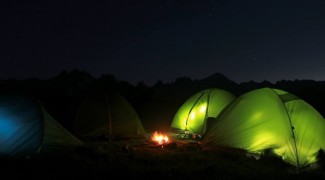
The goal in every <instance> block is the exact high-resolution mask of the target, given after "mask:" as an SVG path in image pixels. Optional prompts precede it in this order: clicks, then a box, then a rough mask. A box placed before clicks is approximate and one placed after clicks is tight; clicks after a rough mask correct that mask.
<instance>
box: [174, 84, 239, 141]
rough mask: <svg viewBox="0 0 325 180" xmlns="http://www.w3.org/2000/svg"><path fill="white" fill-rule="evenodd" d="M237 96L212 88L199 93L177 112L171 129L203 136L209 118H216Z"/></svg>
mask: <svg viewBox="0 0 325 180" xmlns="http://www.w3.org/2000/svg"><path fill="white" fill-rule="evenodd" d="M234 99H235V96H234V95H233V94H231V93H229V92H227V91H225V90H222V89H217V88H211V89H205V90H202V91H199V92H197V93H195V94H194V95H192V96H191V97H190V98H189V99H187V100H186V101H185V102H184V104H183V105H182V106H181V107H180V108H179V109H178V111H177V112H176V114H175V116H174V118H173V121H172V124H171V128H172V129H173V130H177V131H180V132H183V131H185V132H186V131H187V132H189V133H192V134H198V135H203V134H204V133H205V131H206V129H207V124H209V123H210V122H208V118H216V117H217V116H218V115H219V113H220V112H221V111H222V110H223V109H224V108H225V107H226V106H227V105H228V104H230V103H231V102H232V101H233V100H234Z"/></svg>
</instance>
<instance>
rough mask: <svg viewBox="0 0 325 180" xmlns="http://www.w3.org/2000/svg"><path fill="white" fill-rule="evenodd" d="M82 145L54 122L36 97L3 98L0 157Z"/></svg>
mask: <svg viewBox="0 0 325 180" xmlns="http://www.w3.org/2000/svg"><path fill="white" fill-rule="evenodd" d="M81 144H82V142H81V141H80V140H78V139H77V138H76V137H75V136H73V135H72V134H71V133H69V132H68V131H67V130H66V129H65V128H64V127H63V126H61V125H60V124H59V123H58V122H57V121H56V120H54V119H53V118H52V117H51V116H50V115H49V114H48V113H47V112H46V111H45V109H44V108H43V107H42V105H41V104H40V103H39V102H38V101H37V100H36V99H34V98H32V97H29V96H25V95H20V94H6V95H0V157H4V156H10V157H21V156H28V155H31V154H36V153H39V152H41V151H43V152H44V151H46V150H50V149H53V148H57V147H60V148H61V147H74V146H78V145H81Z"/></svg>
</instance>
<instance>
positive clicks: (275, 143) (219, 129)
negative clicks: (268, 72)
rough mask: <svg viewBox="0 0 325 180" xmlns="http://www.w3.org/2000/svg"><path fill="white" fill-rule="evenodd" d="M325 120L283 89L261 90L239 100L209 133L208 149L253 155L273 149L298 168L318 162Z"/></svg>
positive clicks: (227, 110)
mask: <svg viewBox="0 0 325 180" xmlns="http://www.w3.org/2000/svg"><path fill="white" fill-rule="evenodd" d="M323 137H325V121H324V119H323V117H322V116H321V114H320V113H318V112H317V111H316V110H315V109H314V108H313V107H312V106H311V105H309V104H308V103H306V102H305V101H304V100H302V99H300V98H298V97H296V96H294V95H292V94H290V93H288V92H285V91H283V90H279V89H271V88H261V89H257V90H253V91H250V92H248V93H245V94H243V95H241V96H240V97H238V98H237V99H236V100H235V101H234V102H233V103H231V104H230V105H229V106H228V107H227V108H226V109H225V110H224V111H223V112H222V114H221V115H220V116H219V117H218V119H217V121H216V123H214V124H213V125H212V126H211V128H210V129H209V130H208V132H207V133H206V135H205V137H204V139H203V141H202V144H203V145H205V146H228V147H233V148H241V149H244V150H247V151H248V152H251V153H257V154H262V153H263V152H264V151H266V150H271V151H272V152H273V153H274V154H275V155H277V156H279V157H282V159H283V160H284V161H285V162H287V163H289V164H292V165H294V166H296V167H298V168H301V167H304V166H307V165H309V164H311V163H315V162H316V161H317V154H318V152H319V151H321V150H324V149H325V140H324V138H323Z"/></svg>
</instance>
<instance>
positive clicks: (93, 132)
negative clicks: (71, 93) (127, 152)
mask: <svg viewBox="0 0 325 180" xmlns="http://www.w3.org/2000/svg"><path fill="white" fill-rule="evenodd" d="M74 127H75V130H76V131H77V132H79V133H80V135H81V136H84V137H86V138H101V137H102V138H110V139H111V138H126V137H128V138H130V137H134V138H136V137H141V136H143V135H145V130H144V128H143V125H142V123H141V121H140V119H139V116H138V114H137V113H136V111H135V110H134V108H133V107H132V106H131V104H130V103H129V102H128V101H127V100H126V99H125V98H124V97H123V96H122V95H120V94H101V93H98V94H95V95H91V96H88V97H87V98H85V100H84V101H83V103H82V104H81V106H80V107H79V110H78V112H77V115H76V119H75V122H74Z"/></svg>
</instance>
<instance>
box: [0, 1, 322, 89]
mask: <svg viewBox="0 0 325 180" xmlns="http://www.w3.org/2000/svg"><path fill="white" fill-rule="evenodd" d="M0 5H1V9H0V10H1V11H0V22H1V27H0V29H1V30H0V34H1V35H0V38H1V39H0V48H1V49H0V79H8V78H17V79H26V78H31V77H37V78H41V79H47V78H51V77H54V76H56V75H58V74H59V73H60V72H61V71H62V70H68V71H69V70H72V69H80V70H85V71H87V72H89V73H90V74H91V75H93V76H94V77H98V76H100V75H101V74H112V75H114V76H115V77H116V78H117V79H118V80H125V81H128V82H130V83H133V84H135V83H137V82H139V81H144V82H145V83H146V84H149V85H151V84H154V83H155V82H157V81H158V80H162V81H163V82H171V81H174V80H175V79H176V78H178V77H183V76H187V77H190V78H192V79H201V78H205V77H207V76H209V75H211V74H214V73H216V72H219V73H222V74H224V75H225V76H227V77H228V78H230V79H232V80H234V81H236V82H243V81H249V80H254V81H263V80H268V81H271V82H275V81H277V80H282V79H286V80H294V79H314V80H325V1H323V0H295V1H292V0H266V1H264V0H263V1H261V0H256V1H253V0H245V1H243V0H133V1H131V0H115V1H111V0H106V1H100V2H99V1H95V0H89V1H85V0H79V1H74V0H70V1H68V0H53V1H45V0H42V1H33V0H25V1H16V0H11V1H1V2H0Z"/></svg>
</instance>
